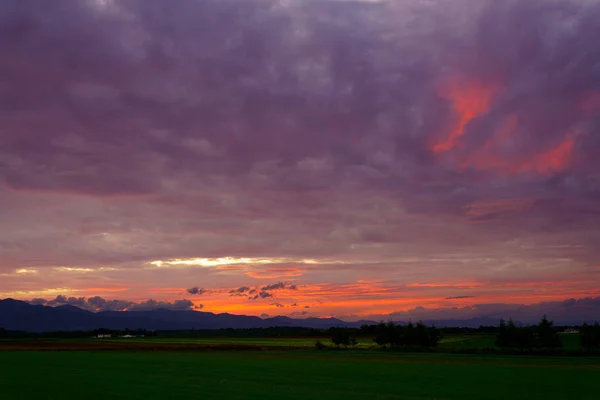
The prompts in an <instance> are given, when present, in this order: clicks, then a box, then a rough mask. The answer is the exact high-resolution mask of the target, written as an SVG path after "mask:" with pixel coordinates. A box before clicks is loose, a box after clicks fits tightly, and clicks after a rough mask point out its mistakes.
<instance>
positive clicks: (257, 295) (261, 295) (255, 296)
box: [248, 291, 273, 300]
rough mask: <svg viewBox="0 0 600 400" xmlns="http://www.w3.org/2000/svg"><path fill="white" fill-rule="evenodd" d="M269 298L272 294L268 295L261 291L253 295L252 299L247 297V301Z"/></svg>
mask: <svg viewBox="0 0 600 400" xmlns="http://www.w3.org/2000/svg"><path fill="white" fill-rule="evenodd" d="M269 297H273V294H272V293H269V292H263V291H261V292H258V294H256V295H254V296H252V297H248V299H249V300H256V299H266V298H269Z"/></svg>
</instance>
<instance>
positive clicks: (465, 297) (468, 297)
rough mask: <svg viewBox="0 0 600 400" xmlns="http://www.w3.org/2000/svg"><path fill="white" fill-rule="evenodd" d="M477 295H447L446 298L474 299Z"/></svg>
mask: <svg viewBox="0 0 600 400" xmlns="http://www.w3.org/2000/svg"><path fill="white" fill-rule="evenodd" d="M474 297H475V296H450V297H446V300H455V299H472V298H474Z"/></svg>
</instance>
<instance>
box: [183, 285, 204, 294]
mask: <svg viewBox="0 0 600 400" xmlns="http://www.w3.org/2000/svg"><path fill="white" fill-rule="evenodd" d="M187 292H188V293H189V294H196V295H198V296H202V295H203V294H204V293H206V289H202V288H199V287H198V286H194V287H193V288H189V289H187Z"/></svg>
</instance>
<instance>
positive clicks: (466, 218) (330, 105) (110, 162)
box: [0, 0, 600, 315]
mask: <svg viewBox="0 0 600 400" xmlns="http://www.w3.org/2000/svg"><path fill="white" fill-rule="evenodd" d="M288 3H289V4H288ZM288 3H286V4H283V3H282V2H280V1H275V0H260V1H247V0H232V1H227V2H223V1H213V0H210V1H202V2H197V1H178V2H176V3H174V4H172V5H171V6H169V7H164V5H163V4H162V3H161V2H160V1H154V0H132V1H127V2H94V1H89V2H77V4H73V2H72V1H67V0H56V1H53V2H52V6H45V5H40V4H38V2H32V1H18V0H7V1H4V2H2V4H1V5H0V46H1V47H2V48H3V49H4V50H3V57H2V60H0V72H1V73H2V76H3V77H4V79H3V80H2V83H1V84H0V100H1V103H2V104H3V107H2V109H1V110H0V126H2V127H3V128H2V129H1V130H0V219H1V220H2V224H0V253H1V254H2V257H1V258H2V260H1V261H0V275H1V276H2V282H3V288H2V292H0V295H2V296H6V297H8V296H15V297H21V298H32V297H47V298H50V296H52V297H54V296H56V294H57V293H66V294H68V295H69V296H70V297H61V298H60V299H59V298H56V299H54V300H51V302H54V303H53V304H72V305H78V306H84V307H90V308H94V309H97V308H102V307H103V308H106V309H125V308H129V307H138V308H140V307H141V308H143V307H151V306H152V305H151V304H148V303H146V304H145V305H140V304H138V305H136V304H137V303H136V304H133V303H131V302H130V304H128V303H127V302H128V300H118V301H116V302H115V301H112V300H111V301H108V300H105V302H104V303H103V302H102V300H99V299H97V298H96V297H94V295H96V294H101V295H102V296H105V293H111V292H108V291H103V290H104V289H106V288H108V289H111V285H114V284H116V283H118V284H121V285H122V287H121V288H117V289H124V290H126V295H127V296H126V297H129V298H132V299H134V298H135V299H139V298H147V297H149V296H148V295H147V293H145V292H144V291H149V290H153V289H155V288H159V287H160V288H163V289H165V291H164V292H157V293H159V294H160V296H162V297H160V298H159V297H156V298H157V300H156V301H157V302H158V303H160V302H161V301H166V302H171V303H169V304H171V306H172V307H179V308H186V307H188V306H189V305H187V303H181V304H177V305H174V303H172V302H173V301H174V300H173V299H172V298H170V297H169V296H173V294H172V293H181V290H182V289H181V288H189V287H190V286H191V285H192V284H193V282H204V283H205V285H206V289H203V288H199V287H191V288H190V289H187V291H188V293H189V294H193V295H200V294H202V295H203V296H204V297H208V296H209V295H210V296H213V295H214V296H217V295H218V294H217V293H213V292H212V290H213V289H214V288H239V289H237V290H236V289H234V290H232V291H231V292H230V293H225V296H227V295H228V294H231V296H233V297H232V298H231V299H229V300H231V301H232V302H233V301H234V300H246V299H241V297H250V298H255V299H258V298H265V297H263V296H266V295H267V294H268V295H269V296H270V295H271V293H270V291H271V290H277V289H280V288H279V287H278V286H277V285H279V286H281V285H283V286H285V287H287V288H288V289H290V290H296V289H297V285H300V286H302V289H303V290H302V291H299V292H304V287H305V285H319V284H324V283H325V282H327V283H330V284H332V285H338V286H340V287H341V286H343V285H347V284H349V283H353V282H357V281H359V280H373V279H374V280H378V279H386V280H388V281H389V282H392V283H394V284H396V285H399V286H401V285H407V284H410V283H415V282H423V281H425V280H426V279H428V278H430V280H433V281H436V282H450V281H478V282H498V281H503V280H506V279H508V278H514V279H518V280H519V281H520V282H524V281H525V279H526V278H527V279H530V280H532V281H533V282H538V283H539V282H553V283H554V286H552V289H551V292H550V294H548V293H547V292H543V291H542V290H541V289H542V288H541V284H540V288H538V289H540V290H539V291H538V292H535V293H534V294H533V295H532V296H538V297H534V298H532V299H531V302H536V301H540V300H541V299H548V298H549V297H548V296H551V297H550V298H551V299H553V300H558V299H564V298H570V297H582V298H583V297H594V296H597V295H598V293H597V290H596V289H595V288H591V287H590V284H589V282H593V281H594V279H596V278H597V273H598V269H597V268H596V267H597V266H598V265H600V251H599V250H598V246H597V243H598V241H599V240H600V229H598V226H599V223H600V207H599V206H598V204H600V189H599V187H600V186H599V184H598V180H599V177H598V172H597V171H598V170H600V158H598V157H597V154H598V153H599V152H600V136H599V135H598V132H599V131H600V118H599V115H600V114H599V113H600V68H599V67H598V65H600V54H599V53H598V51H597V44H596V42H597V37H598V23H597V21H598V19H599V18H600V3H598V2H592V1H586V0H563V1H558V2H549V1H544V0H528V1H526V2H524V1H520V0H506V1H501V2H499V1H493V0H481V1H477V2H474V1H471V0H433V1H428V2H415V1H408V0H407V1H404V0H401V1H389V2H345V1H327V0H319V1H316V0H315V1H312V0H311V1H303V2H288ZM292 3H293V4H292ZM296 3H298V4H296ZM300 3H301V4H300ZM226 257H230V258H235V259H236V260H238V261H236V262H235V263H233V264H232V265H225V264H223V263H224V261H222V260H223V259H225V258H226ZM176 259H179V260H188V259H200V260H208V261H206V262H205V263H204V264H189V265H188V264H178V265H170V264H164V265H163V266H162V267H160V268H158V267H157V268H155V266H156V264H151V263H152V262H153V261H168V260H176ZM240 260H246V261H240ZM211 263H212V264H211ZM565 276H576V277H577V283H572V282H571V283H569V282H564V279H563V277H565ZM289 277H293V279H294V284H289V283H287V284H283V283H275V284H271V285H266V284H265V283H268V282H269V281H266V282H265V281H264V280H266V279H268V280H270V281H275V280H278V279H282V280H286V279H291V278H289ZM248 279H256V281H255V282H256V283H254V284H251V285H250V286H241V285H245V284H248ZM561 281H563V283H561ZM274 285H275V286H274ZM286 285H287V286H286ZM283 286H282V287H281V288H283ZM261 287H262V288H263V290H262V291H260V290H258V289H259V288H261ZM528 287H529V286H523V287H522V289H523V288H528ZM548 287H549V286H548V285H547V284H544V289H548ZM172 288H177V289H176V290H178V291H179V292H170V291H169V290H170V289H172ZM63 289H69V290H63ZM113 289H114V288H113ZM241 289H244V290H241ZM183 290H186V289H183ZM204 290H209V291H210V293H206V292H204ZM224 290H225V291H227V289H224ZM356 290H357V292H356V293H357V294H360V293H361V292H360V290H361V288H360V287H357V288H356ZM422 290H425V289H422ZM429 290H437V292H436V293H437V294H438V295H439V296H438V297H439V298H440V304H439V307H440V309H441V308H444V307H443V301H444V300H450V298H449V297H452V294H453V293H447V292H445V291H444V290H443V289H439V288H438V289H429ZM548 290H550V289H548ZM194 291H195V293H194ZM48 293H50V294H48ZM263 293H266V294H264V295H263ZM278 293H282V292H278ZM152 294H153V296H154V292H153V293H152ZM300 294H302V293H298V299H297V300H298V302H303V303H304V302H305V301H306V302H310V303H311V304H317V303H318V301H321V300H322V299H321V297H323V296H325V295H326V294H327V293H325V294H324V293H323V292H319V291H314V292H313V294H312V296H313V298H312V299H305V298H302V299H301V298H300V297H299V296H300ZM430 294H431V293H428V296H429V297H431V296H430ZM82 296H85V297H87V298H88V299H87V300H86V301H85V304H84V305H82V302H83V300H81V299H83V298H84V297H82ZM236 296H239V298H238V297H236ZM303 296H308V294H306V295H303ZM397 296H399V297H398V298H401V296H402V293H397ZM476 296H477V302H478V303H479V302H481V303H486V302H497V301H499V300H498V296H499V295H498V294H497V293H495V295H494V296H491V295H490V291H488V293H486V291H485V289H482V290H481V291H480V292H478V293H477V294H476ZM486 296H487V297H486ZM59 297H60V296H59ZM204 297H203V298H204ZM227 297H228V298H229V296H227ZM447 297H448V299H446V298H447ZM460 297H462V298H463V299H465V300H466V298H464V296H460ZM500 297H501V296H500ZM92 298H93V299H95V300H92V303H90V300H91V299H92ZM510 298H511V297H510V295H508V294H506V298H505V300H502V301H507V302H508V301H509V299H510ZM101 299H103V298H101ZM213 300H214V299H213ZM312 300H314V302H313V301H312ZM36 301H39V300H36ZM285 301H288V299H286V300H285ZM294 301H295V299H289V302H290V303H293V302H294ZM415 301H417V300H415ZM231 304H233V303H231ZM286 304H287V303H286ZM338 304H341V303H338ZM364 304H368V303H364ZM415 304H419V303H414V304H411V305H408V306H406V307H413V306H414V305H415ZM238 306H239V304H237V303H236V305H235V306H233V305H232V307H233V308H232V310H233V309H236V310H237V308H235V307H238ZM367 307H368V308H369V309H371V308H372V309H376V308H377V307H376V306H375V305H372V306H367ZM188 308H189V307H188ZM369 309H361V310H356V312H361V313H362V314H365V313H367V312H370V311H369ZM314 311H315V313H318V312H323V314H324V315H325V314H327V315H329V314H330V313H331V312H334V311H335V310H321V311H318V310H317V309H316V307H315V309H314ZM253 312H254V311H253ZM256 312H257V313H258V312H262V311H256ZM340 312H346V310H342V311H340ZM257 315H258V314H257Z"/></svg>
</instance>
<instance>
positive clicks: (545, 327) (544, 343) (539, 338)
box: [535, 315, 561, 348]
mask: <svg viewBox="0 0 600 400" xmlns="http://www.w3.org/2000/svg"><path fill="white" fill-rule="evenodd" d="M535 334H536V342H537V345H538V347H543V348H556V347H560V346H561V342H560V337H559V336H558V332H557V331H556V329H554V323H553V322H552V321H550V320H548V317H547V316H546V315H544V316H543V317H542V319H541V320H540V322H539V323H538V324H537V326H536V327H535Z"/></svg>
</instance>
